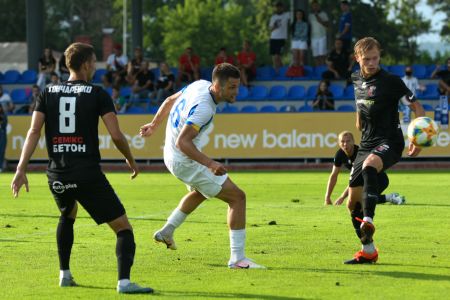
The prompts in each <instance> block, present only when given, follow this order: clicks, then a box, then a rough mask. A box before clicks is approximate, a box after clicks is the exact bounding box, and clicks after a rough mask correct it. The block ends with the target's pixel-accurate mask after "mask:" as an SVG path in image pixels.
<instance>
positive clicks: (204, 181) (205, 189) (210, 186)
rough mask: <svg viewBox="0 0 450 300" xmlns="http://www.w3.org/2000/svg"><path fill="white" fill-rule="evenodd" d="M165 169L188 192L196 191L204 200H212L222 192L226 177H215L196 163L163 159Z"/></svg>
mask: <svg viewBox="0 0 450 300" xmlns="http://www.w3.org/2000/svg"><path fill="white" fill-rule="evenodd" d="M164 163H165V164H166V167H167V169H169V171H170V173H172V174H173V175H174V176H175V177H177V178H178V179H180V180H181V181H183V182H184V183H185V184H186V185H187V187H188V190H189V191H193V190H196V191H198V192H199V193H200V194H202V195H203V196H205V197H206V198H214V197H215V196H217V194H219V193H220V191H221V190H222V184H223V183H224V182H225V180H227V178H228V175H227V174H225V175H222V176H216V175H214V174H213V173H212V172H211V171H210V170H209V169H208V168H207V167H205V166H204V165H201V164H199V163H198V162H196V161H189V162H185V161H184V162H176V161H171V160H166V159H164Z"/></svg>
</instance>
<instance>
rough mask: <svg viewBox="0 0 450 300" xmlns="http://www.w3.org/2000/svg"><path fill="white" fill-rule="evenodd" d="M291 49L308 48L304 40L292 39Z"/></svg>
mask: <svg viewBox="0 0 450 300" xmlns="http://www.w3.org/2000/svg"><path fill="white" fill-rule="evenodd" d="M291 49H292V50H294V49H298V50H306V49H308V43H307V42H306V41H300V40H298V41H295V40H292V45H291Z"/></svg>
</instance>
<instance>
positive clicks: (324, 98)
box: [312, 80, 334, 110]
mask: <svg viewBox="0 0 450 300" xmlns="http://www.w3.org/2000/svg"><path fill="white" fill-rule="evenodd" d="M329 86H330V83H329V82H328V80H322V81H321V82H320V83H319V88H318V89H317V93H316V98H315V100H314V102H313V105H312V106H313V109H314V110H334V99H333V93H332V92H331V91H330V90H329V89H328V88H329Z"/></svg>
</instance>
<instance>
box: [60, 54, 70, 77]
mask: <svg viewBox="0 0 450 300" xmlns="http://www.w3.org/2000/svg"><path fill="white" fill-rule="evenodd" d="M58 66H59V77H60V78H61V81H67V79H69V75H70V73H69V69H68V68H67V65H66V56H65V55H64V53H63V54H62V55H61V57H60V58H59V63H58Z"/></svg>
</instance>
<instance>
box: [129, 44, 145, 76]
mask: <svg viewBox="0 0 450 300" xmlns="http://www.w3.org/2000/svg"><path fill="white" fill-rule="evenodd" d="M143 61H144V56H143V53H142V49H141V47H136V48H135V49H134V58H133V59H132V60H131V61H130V62H128V66H127V77H126V80H127V82H128V84H130V85H133V84H134V82H135V80H136V74H137V73H138V72H139V70H140V69H141V64H142V62H143Z"/></svg>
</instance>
